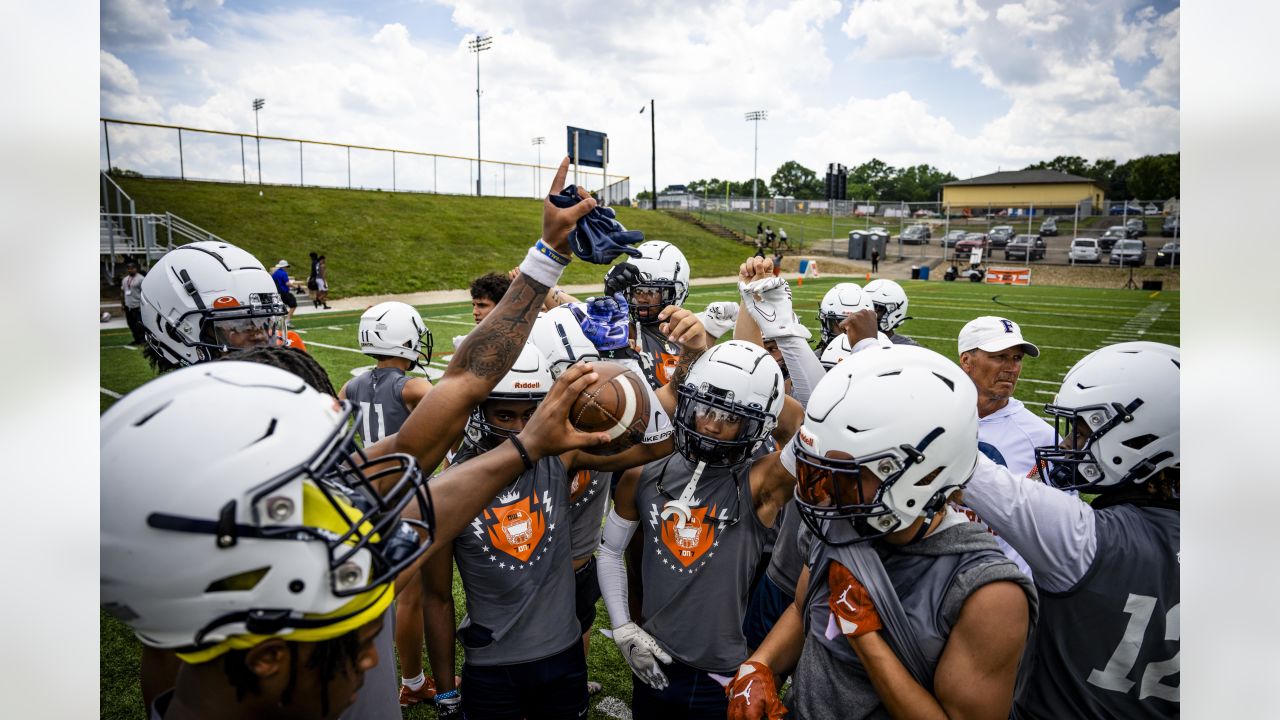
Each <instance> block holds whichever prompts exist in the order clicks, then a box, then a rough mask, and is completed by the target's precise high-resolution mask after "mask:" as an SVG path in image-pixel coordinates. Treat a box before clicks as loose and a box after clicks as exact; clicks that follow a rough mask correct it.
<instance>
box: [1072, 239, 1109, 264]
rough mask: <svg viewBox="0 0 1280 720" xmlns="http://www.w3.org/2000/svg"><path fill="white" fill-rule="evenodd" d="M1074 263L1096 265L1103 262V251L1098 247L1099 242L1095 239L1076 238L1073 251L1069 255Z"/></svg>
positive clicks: (1073, 241) (1073, 242)
mask: <svg viewBox="0 0 1280 720" xmlns="http://www.w3.org/2000/svg"><path fill="white" fill-rule="evenodd" d="M1067 256H1068V257H1070V258H1071V261H1072V262H1078V263H1096V262H1102V250H1101V249H1100V248H1099V247H1098V241H1097V240H1094V239H1093V238H1076V239H1075V240H1072V241H1071V251H1070V252H1069V253H1067Z"/></svg>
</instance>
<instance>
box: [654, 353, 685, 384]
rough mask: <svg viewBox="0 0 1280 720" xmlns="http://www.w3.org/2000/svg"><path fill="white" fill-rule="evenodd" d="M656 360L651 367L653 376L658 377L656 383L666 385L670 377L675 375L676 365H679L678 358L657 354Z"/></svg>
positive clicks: (667, 354) (677, 356) (676, 356)
mask: <svg viewBox="0 0 1280 720" xmlns="http://www.w3.org/2000/svg"><path fill="white" fill-rule="evenodd" d="M656 360H657V362H656V363H654V367H653V370H654V374H655V375H657V376H658V382H661V383H662V384H663V385H666V384H667V383H668V382H671V376H672V375H674V374H675V371H676V365H678V364H679V363H680V356H679V355H672V354H670V353H665V352H659V353H658V356H657V358H656Z"/></svg>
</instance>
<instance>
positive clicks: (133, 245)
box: [98, 172, 222, 284]
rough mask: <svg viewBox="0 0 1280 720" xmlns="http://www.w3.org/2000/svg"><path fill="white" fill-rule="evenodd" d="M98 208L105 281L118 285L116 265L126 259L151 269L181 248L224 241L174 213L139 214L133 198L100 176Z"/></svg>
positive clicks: (100, 254)
mask: <svg viewBox="0 0 1280 720" xmlns="http://www.w3.org/2000/svg"><path fill="white" fill-rule="evenodd" d="M100 175H101V178H100V180H101V182H100V189H99V205H98V213H99V219H98V255H99V257H100V258H101V261H102V276H103V280H104V281H106V282H107V283H108V284H114V283H115V282H116V281H117V279H118V277H119V276H118V275H117V274H116V266H117V265H118V264H120V263H122V262H123V261H124V260H126V259H132V260H135V261H136V262H138V263H139V264H140V265H142V267H144V268H147V269H149V268H150V267H151V263H152V262H153V261H154V260H156V259H157V258H159V257H161V256H162V255H164V254H165V253H166V252H169V250H171V249H173V248H174V247H176V246H177V245H181V244H183V243H187V242H194V241H196V240H219V241H221V240H222V238H220V237H218V236H217V235H214V234H213V233H211V232H209V231H208V230H205V229H204V228H202V227H200V226H199V225H196V224H195V223H192V222H188V221H187V220H184V219H182V218H180V217H178V216H177V215H174V214H173V213H169V212H165V213H138V212H137V208H136V206H135V205H134V202H133V198H131V197H129V194H128V193H126V192H125V191H124V189H123V188H121V187H120V186H119V185H118V184H117V183H116V181H114V180H112V179H111V177H110V176H109V175H108V174H107V173H105V172H104V173H100Z"/></svg>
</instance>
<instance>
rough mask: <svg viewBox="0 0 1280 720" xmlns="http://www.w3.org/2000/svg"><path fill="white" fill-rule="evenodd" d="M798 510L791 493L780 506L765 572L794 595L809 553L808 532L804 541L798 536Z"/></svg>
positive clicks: (779, 585)
mask: <svg viewBox="0 0 1280 720" xmlns="http://www.w3.org/2000/svg"><path fill="white" fill-rule="evenodd" d="M800 524H801V521H800V511H798V510H796V500H795V496H794V495H793V496H792V497H791V498H790V499H789V500H787V504H786V505H783V506H782V523H781V525H780V526H779V527H778V540H777V542H775V543H774V545H773V557H771V558H769V567H768V568H766V569H765V573H766V574H767V575H768V576H769V579H770V580H772V581H773V584H774V585H777V586H778V587H779V588H781V589H782V591H783V592H785V593H786V594H787V596H788V597H792V598H794V597H795V592H796V583H797V582H799V581H800V571H801V570H804V561H805V558H806V557H808V555H809V545H808V542H809V539H810V538H811V537H812V536H810V535H808V534H806V535H805V536H804V543H803V544H802V543H801V537H800Z"/></svg>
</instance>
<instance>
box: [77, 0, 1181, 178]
mask: <svg viewBox="0 0 1280 720" xmlns="http://www.w3.org/2000/svg"><path fill="white" fill-rule="evenodd" d="M477 32H479V33H484V34H487V35H491V36H493V46H492V49H490V50H488V51H486V52H485V53H483V54H482V56H481V58H480V62H481V86H482V89H483V108H482V112H483V151H484V152H483V156H484V157H485V158H490V159H502V160H511V161H517V162H528V163H532V162H535V160H536V158H537V154H536V148H534V147H533V146H531V144H530V139H531V138H533V137H534V136H545V137H546V138H547V144H546V146H544V147H543V155H542V157H543V162H544V164H551V163H553V162H554V159H555V158H556V157H558V153H561V152H563V151H564V148H565V139H564V138H565V130H564V128H565V126H566V125H574V126H578V127H584V128H590V129H593V130H601V131H604V132H606V133H608V134H609V137H610V143H611V156H612V157H611V172H610V174H615V173H622V174H627V175H630V176H631V177H632V178H633V184H632V194H634V193H636V192H638V191H640V190H642V189H645V188H647V187H648V186H649V184H650V183H651V181H650V171H649V152H650V133H649V131H650V127H649V113H648V111H647V110H646V111H645V113H644V114H640V113H639V112H638V111H639V110H640V108H641V107H642V106H647V105H648V102H649V99H650V98H653V99H654V100H655V102H656V106H657V144H658V160H657V164H658V183H659V185H661V186H666V185H668V184H671V183H684V182H687V181H689V180H693V179H697V178H704V177H720V178H725V177H729V178H733V179H735V180H741V179H746V178H749V177H750V176H751V164H752V125H751V124H750V123H747V122H745V121H744V119H743V114H744V113H745V112H747V111H751V110H767V111H768V113H769V117H768V120H767V121H765V122H762V123H760V126H759V132H760V138H759V167H760V175H761V177H764V178H768V177H769V175H770V174H771V173H772V171H773V169H774V168H776V167H777V166H778V165H779V164H780V163H782V162H784V161H786V160H792V159H794V160H798V161H800V162H801V163H803V164H804V165H806V166H808V167H810V168H813V169H815V170H817V171H818V172H819V173H821V172H822V171H823V169H824V168H825V166H826V164H827V163H828V162H832V161H836V162H843V163H845V164H846V165H850V166H852V165H856V164H858V163H861V162H864V161H866V160H868V159H870V158H872V157H878V158H880V159H882V160H885V161H886V162H889V163H891V164H894V165H906V164H916V163H929V164H933V165H935V166H937V167H939V168H941V169H943V170H949V171H951V172H954V173H956V174H957V175H958V176H960V177H970V176H973V175H980V174H985V173H988V172H994V171H996V170H998V169H1010V168H1020V167H1022V166H1024V165H1026V164H1027V163H1029V162H1035V161H1038V160H1042V159H1050V158H1052V157H1054V156H1056V155H1082V156H1085V157H1086V158H1089V159H1093V158H1097V157H1102V156H1106V157H1113V158H1116V159H1119V160H1122V161H1123V160H1125V159H1129V158H1132V157H1137V156H1139V155H1144V154H1148V153H1158V152H1174V151H1177V150H1178V149H1179V135H1178V124H1179V110H1180V101H1179V94H1180V91H1179V7H1178V5H1177V3H1170V2H1164V1H1163V0H1161V1H1156V2H1152V1H1150V0H1143V1H1138V2H1130V1H1128V0H1101V1H1098V0H1075V1H1069V0H1023V1H1022V2H1003V1H1002V0H852V1H851V2H850V1H846V2H837V1H836V0H793V1H791V2H769V1H766V0H758V1H756V0H751V1H746V0H737V1H724V2H688V0H681V1H679V2H677V1H675V0H645V1H644V2H630V1H614V2H608V3H600V2H598V1H595V2H587V1H586V0H555V1H554V2H542V1H539V2H504V1H501V0H421V1H418V0H383V1H372V2H362V3H344V2H324V1H319V2H283V1H270V0H268V1H265V2H240V1H238V0H170V1H169V2H162V1H161V0H102V3H101V41H102V43H101V97H100V108H101V114H102V115H103V116H105V117H110V118H119V119H126V120H138V121H145V122H158V123H170V124H176V125H184V126H187V127H195V128H209V129H216V130H225V131H232V132H249V133H252V132H253V129H254V117H253V112H252V110H251V108H250V105H251V101H252V99H253V98H255V97H263V98H266V108H265V109H264V110H263V112H262V114H261V124H262V130H261V131H262V133H263V134H264V135H278V136H285V137H292V138H306V139H315V140H326V141H332V142H339V143H352V144H360V145H369V146H376V147H389V148H397V149H406V150H419V151H425V152H433V153H442V154H448V155H460V156H469V157H474V155H475V149H476V137H475V132H476V128H475V120H476V118H475V112H476V107H475V82H476V76H475V72H476V67H475V60H476V57H475V55H473V54H471V53H469V52H468V50H467V47H466V42H467V40H468V39H470V38H471V37H474V35H475V34H476V33H477ZM110 133H111V135H110V138H111V144H112V148H111V149H112V153H113V155H112V160H113V163H114V164H116V165H117V166H127V167H133V168H136V169H139V170H142V171H144V172H149V173H157V174H172V175H177V174H178V172H179V169H178V167H177V159H176V158H177V150H176V144H177V143H176V137H174V136H175V135H176V133H171V132H164V133H161V132H158V131H155V132H144V131H137V132H134V133H131V132H129V131H126V130H125V129H123V128H114V127H113V128H112V129H111V130H110ZM238 143H239V141H238V140H233V139H223V140H213V139H201V138H193V137H191V136H189V135H188V136H186V137H184V148H183V152H184V158H185V162H186V163H187V167H186V168H185V169H184V171H185V172H187V173H188V174H189V175H191V174H194V175H197V176H210V177H212V176H220V177H221V176H227V177H228V179H236V180H239V179H240V175H241V158H240V153H239V144H238ZM248 152H249V155H248V161H247V162H248V164H249V166H250V167H252V164H253V163H254V157H253V154H252V153H253V150H252V148H250V149H249V150H248ZM308 152H312V150H311V149H308ZM340 152H341V153H345V151H338V150H332V151H325V150H319V149H317V150H315V151H314V152H312V155H311V156H310V157H308V158H307V163H308V166H309V167H308V170H307V173H308V178H307V180H308V181H309V182H311V181H313V180H314V181H319V182H331V183H332V184H345V173H346V160H345V154H343V155H342V157H339V153H340ZM262 154H263V163H264V175H265V176H266V178H267V180H268V181H271V180H272V179H276V180H277V181H280V182H292V181H296V177H297V172H298V170H297V165H298V158H297V146H296V145H295V146H293V147H292V149H289V148H287V147H283V146H268V145H264V147H263V150H262ZM399 162H400V163H401V165H400V166H399V168H398V172H399V173H400V175H399V177H400V183H401V185H402V186H403V185H406V184H412V180H406V178H412V177H413V176H414V174H415V173H416V174H417V175H416V178H417V180H418V181H419V182H423V183H430V182H431V179H429V178H427V175H429V174H430V173H431V172H433V169H432V168H430V167H427V166H425V165H423V164H421V163H419V164H418V165H415V164H414V162H413V161H412V159H405V158H402V159H400V161H399ZM446 164H447V163H446ZM352 165H353V168H354V169H353V172H354V173H355V174H356V175H357V176H358V177H357V178H356V180H355V183H356V184H365V183H367V184H370V185H373V184H380V183H383V182H384V178H383V177H382V175H384V174H385V175H387V176H389V175H390V170H389V167H387V166H388V165H389V163H387V162H386V160H385V158H383V157H380V156H379V155H378V154H376V153H365V154H361V153H356V156H355V157H353V159H352ZM465 167H466V164H465V163H459V167H457V168H453V170H451V171H448V172H455V174H456V171H461V172H466V170H465V169H464V168H465ZM434 171H435V172H437V173H445V172H446V170H445V169H444V168H443V167H440V168H435V169H434ZM253 172H254V171H253V170H249V175H250V179H252V175H253ZM486 172H487V173H491V174H492V177H490V175H489V174H486V176H485V182H486V183H493V184H494V185H496V184H497V183H499V182H500V179H499V178H498V176H497V172H498V169H497V168H493V169H490V170H487V171H486ZM290 174H292V175H290ZM339 175H341V177H339ZM424 178H425V179H424ZM510 180H511V182H512V183H513V184H517V185H520V186H521V187H523V183H527V184H528V185H530V186H532V185H533V181H532V179H530V180H519V181H518V182H517V181H516V180H515V178H514V177H513V178H510ZM492 186H493V185H491V186H490V187H492ZM459 191H461V190H459ZM510 194H516V193H515V190H514V189H513V190H512V191H511V193H510ZM528 194H532V192H531V191H530V192H529V193H528Z"/></svg>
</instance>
